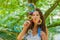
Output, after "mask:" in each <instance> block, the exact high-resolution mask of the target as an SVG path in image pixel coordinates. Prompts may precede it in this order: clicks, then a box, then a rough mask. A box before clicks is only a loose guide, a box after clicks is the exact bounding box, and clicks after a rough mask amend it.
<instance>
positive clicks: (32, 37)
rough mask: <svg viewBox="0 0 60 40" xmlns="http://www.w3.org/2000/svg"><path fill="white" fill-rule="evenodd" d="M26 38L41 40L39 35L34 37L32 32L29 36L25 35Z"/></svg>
mask: <svg viewBox="0 0 60 40" xmlns="http://www.w3.org/2000/svg"><path fill="white" fill-rule="evenodd" d="M24 37H25V40H41V37H40V36H38V33H37V34H36V35H35V36H33V34H32V31H30V32H28V35H27V36H26V35H25V36H24Z"/></svg>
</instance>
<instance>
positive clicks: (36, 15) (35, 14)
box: [32, 11, 40, 23]
mask: <svg viewBox="0 0 60 40" xmlns="http://www.w3.org/2000/svg"><path fill="white" fill-rule="evenodd" d="M39 20H40V14H39V12H38V11H35V12H33V14H32V21H33V22H34V23H38V21H39Z"/></svg>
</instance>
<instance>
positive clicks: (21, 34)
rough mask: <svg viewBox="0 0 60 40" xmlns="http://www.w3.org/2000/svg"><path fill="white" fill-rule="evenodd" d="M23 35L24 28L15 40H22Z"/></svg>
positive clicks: (24, 32)
mask: <svg viewBox="0 0 60 40" xmlns="http://www.w3.org/2000/svg"><path fill="white" fill-rule="evenodd" d="M25 34H26V28H23V30H22V32H21V33H19V35H18V37H17V40H22V39H23V36H24V35H25Z"/></svg>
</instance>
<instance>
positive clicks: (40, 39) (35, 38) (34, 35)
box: [17, 8, 48, 40]
mask: <svg viewBox="0 0 60 40" xmlns="http://www.w3.org/2000/svg"><path fill="white" fill-rule="evenodd" d="M28 16H31V19H30V20H27V21H26V22H25V23H24V25H23V26H24V28H23V30H22V32H21V33H20V34H19V35H18V37H17V39H18V40H22V39H24V38H25V39H27V40H48V38H47V37H48V35H47V29H46V26H45V20H44V17H43V15H42V12H41V11H40V10H39V9H38V8H36V9H35V10H34V11H33V12H30V13H29V15H28ZM29 30H30V32H29ZM26 34H27V35H26Z"/></svg>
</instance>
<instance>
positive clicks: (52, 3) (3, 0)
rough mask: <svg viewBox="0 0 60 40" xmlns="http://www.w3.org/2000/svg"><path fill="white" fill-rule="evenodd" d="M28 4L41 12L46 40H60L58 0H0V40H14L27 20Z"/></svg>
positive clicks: (59, 8) (59, 1)
mask: <svg viewBox="0 0 60 40" xmlns="http://www.w3.org/2000/svg"><path fill="white" fill-rule="evenodd" d="M29 3H34V5H35V7H37V8H39V9H40V10H41V11H42V12H43V14H44V17H45V21H46V26H47V28H48V34H49V35H48V39H49V40H60V0H0V40H16V37H17V35H18V34H19V33H20V32H21V31H22V28H23V26H22V25H23V23H24V21H25V20H26V19H27V11H28V4H29ZM29 10H30V9H29Z"/></svg>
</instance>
